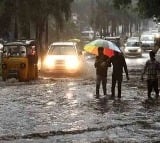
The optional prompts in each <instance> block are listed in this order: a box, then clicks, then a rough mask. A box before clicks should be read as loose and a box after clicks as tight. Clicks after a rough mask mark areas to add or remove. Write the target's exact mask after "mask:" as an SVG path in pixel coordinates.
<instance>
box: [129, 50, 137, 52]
mask: <svg viewBox="0 0 160 143" xmlns="http://www.w3.org/2000/svg"><path fill="white" fill-rule="evenodd" d="M129 52H137V50H129Z"/></svg>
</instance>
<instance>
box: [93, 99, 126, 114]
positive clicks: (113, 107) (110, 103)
mask: <svg viewBox="0 0 160 143" xmlns="http://www.w3.org/2000/svg"><path fill="white" fill-rule="evenodd" d="M90 104H92V105H91V106H90V107H93V108H94V110H95V111H98V112H100V113H101V114H105V113H107V112H110V111H113V112H114V113H123V112H126V111H127V110H128V109H129V108H128V107H129V105H128V102H127V101H123V100H122V99H114V100H111V99H107V98H106V97H101V98H99V99H95V100H94V102H92V103H90ZM93 104H94V105H93Z"/></svg>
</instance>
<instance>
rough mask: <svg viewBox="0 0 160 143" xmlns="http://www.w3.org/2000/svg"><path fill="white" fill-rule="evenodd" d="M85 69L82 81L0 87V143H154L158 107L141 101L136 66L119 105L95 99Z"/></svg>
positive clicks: (91, 77)
mask: <svg viewBox="0 0 160 143" xmlns="http://www.w3.org/2000/svg"><path fill="white" fill-rule="evenodd" d="M127 63H128V61H127ZM88 67H89V66H88ZM90 67H91V69H90V70H89V69H88V73H89V74H88V76H87V73H86V74H85V76H84V77H67V78H66V77H63V78H55V77H54V76H52V77H43V76H42V77H40V79H39V80H37V81H35V82H29V83H19V82H17V81H10V82H9V81H8V82H2V81H1V82H0V90H1V94H0V121H1V122H0V142H5V141H6V142H8V143H9V142H10V143H22V142H23V143H30V142H33V143H39V142H45V143H52V142H54V143H68V142H76V143H95V142H96V143H106V142H116V143H117V142H118V143H121V142H128V143H132V142H133V143H135V142H136V143H142V142H160V137H159V133H160V122H159V118H160V102H159V100H158V101H157V102H150V101H147V100H146V94H147V90H146V83H145V82H141V81H140V80H139V79H140V77H139V75H140V67H141V66H139V67H137V70H136V68H134V69H132V68H131V67H130V66H129V73H130V75H131V76H130V81H129V82H128V81H126V80H124V82H123V83H122V95H123V96H122V99H121V100H110V99H106V98H104V97H103V96H101V97H100V98H99V99H95V97H94V96H93V95H94V93H95V74H94V70H95V69H92V62H90ZM110 71H111V70H110ZM110 71H109V74H108V75H109V77H108V83H107V88H108V89H110V88H111V73H110ZM100 94H102V95H103V93H102V91H101V92H100ZM108 94H110V90H109V91H108Z"/></svg>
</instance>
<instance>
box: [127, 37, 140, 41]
mask: <svg viewBox="0 0 160 143" xmlns="http://www.w3.org/2000/svg"><path fill="white" fill-rule="evenodd" d="M129 41H137V42H139V41H140V38H139V37H136V36H132V37H129V38H128V39H127V42H129Z"/></svg>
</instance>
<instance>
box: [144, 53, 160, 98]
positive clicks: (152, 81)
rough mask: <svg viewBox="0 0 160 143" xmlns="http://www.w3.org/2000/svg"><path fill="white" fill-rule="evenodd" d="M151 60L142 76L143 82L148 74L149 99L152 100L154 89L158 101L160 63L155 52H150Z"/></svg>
mask: <svg viewBox="0 0 160 143" xmlns="http://www.w3.org/2000/svg"><path fill="white" fill-rule="evenodd" d="M149 56H150V59H149V60H148V61H147V62H146V64H145V66H144V70H143V72H142V75H141V79H142V81H143V75H144V74H145V73H146V72H147V90H148V93H147V94H148V99H152V97H151V92H152V89H154V91H155V94H156V95H155V97H156V99H158V97H159V90H158V71H160V63H159V62H158V61H157V60H156V59H155V53H154V52H153V51H151V52H149Z"/></svg>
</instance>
